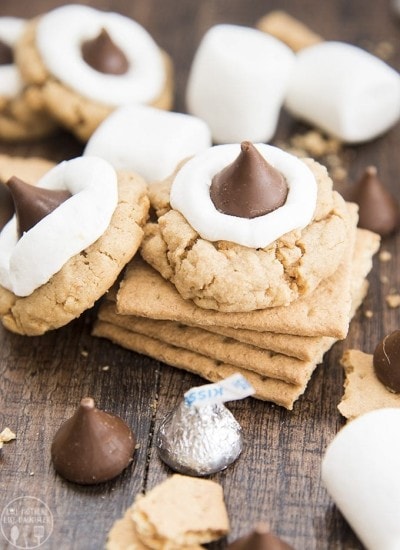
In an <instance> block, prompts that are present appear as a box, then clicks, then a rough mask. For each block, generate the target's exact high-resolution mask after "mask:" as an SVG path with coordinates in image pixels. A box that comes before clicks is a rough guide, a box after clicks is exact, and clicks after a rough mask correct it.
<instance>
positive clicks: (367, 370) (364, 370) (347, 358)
mask: <svg viewBox="0 0 400 550" xmlns="http://www.w3.org/2000/svg"><path fill="white" fill-rule="evenodd" d="M341 364H342V366H343V367H344V371H345V375H346V379H345V384H344V389H345V391H344V395H343V397H342V400H341V402H340V403H339V405H338V409H339V411H340V413H341V414H342V415H343V416H344V417H345V418H347V419H348V420H353V419H354V418H357V417H358V416H360V415H362V414H364V413H366V412H369V411H372V410H375V409H381V408H384V407H400V394H396V393H392V392H390V391H389V390H387V389H386V388H385V386H384V385H383V384H382V383H381V382H379V380H378V378H377V377H376V375H375V372H374V367H373V355H372V354H368V353H364V352H362V351H359V350H355V349H349V350H347V351H345V352H344V354H343V357H342V359H341Z"/></svg>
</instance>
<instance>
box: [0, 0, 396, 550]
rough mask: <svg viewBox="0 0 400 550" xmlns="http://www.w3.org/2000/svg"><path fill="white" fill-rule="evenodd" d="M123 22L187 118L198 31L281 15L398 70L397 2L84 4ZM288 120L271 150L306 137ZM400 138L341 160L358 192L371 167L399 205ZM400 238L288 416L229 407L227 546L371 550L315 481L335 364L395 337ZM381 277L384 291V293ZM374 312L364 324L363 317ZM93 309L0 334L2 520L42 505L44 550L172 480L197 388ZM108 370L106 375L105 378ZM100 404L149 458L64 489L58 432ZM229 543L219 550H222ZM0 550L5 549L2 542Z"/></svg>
mask: <svg viewBox="0 0 400 550" xmlns="http://www.w3.org/2000/svg"><path fill="white" fill-rule="evenodd" d="M62 3H63V2H61V1H51V0H35V1H34V2H33V1H27V0H25V1H22V0H21V1H19V2H15V1H14V0H2V2H1V3H0V15H16V16H23V17H31V16H34V15H37V14H40V13H42V12H44V11H46V10H47V9H49V8H51V7H55V6H57V5H61V4H62ZM82 3H85V4H90V5H93V6H96V7H99V8H102V9H107V10H113V11H119V12H121V13H123V14H126V15H129V16H131V17H133V18H135V19H136V20H137V21H139V22H140V23H141V24H143V25H144V26H145V27H146V28H147V29H148V30H149V31H150V32H151V33H152V35H153V36H154V38H155V39H156V40H157V41H158V43H159V44H160V46H161V47H163V48H164V49H165V50H166V51H167V52H169V53H170V54H171V55H172V58H173V59H174V63H175V71H176V96H175V109H176V110H178V111H184V110H185V102H184V95H185V86H186V81H187V76H188V71H189V68H190V63H191V60H192V57H193V54H194V52H195V50H196V47H197V45H198V44H199V42H200V40H201V37H202V35H203V33H204V32H205V31H206V30H207V29H208V28H209V27H211V26H212V25H214V24H216V23H223V22H229V23H236V24H243V25H254V24H255V22H256V21H257V19H258V18H259V17H261V16H262V15H264V14H265V13H266V11H268V10H270V9H274V8H278V7H279V8H280V9H286V10H287V11H288V12H289V13H291V14H292V15H293V16H295V17H298V18H300V19H301V20H302V21H303V22H305V23H306V24H308V25H309V26H310V27H312V28H313V29H314V30H316V31H317V32H318V33H319V34H321V35H322V36H324V37H325V38H327V39H338V40H344V41H348V42H351V43H354V44H357V45H361V46H363V47H365V48H366V49H368V50H370V51H373V52H374V51H376V49H377V47H378V46H379V44H382V43H383V42H389V43H390V44H392V45H393V46H394V51H393V52H392V55H391V57H390V58H389V60H388V61H389V63H390V64H391V65H392V66H394V67H395V68H397V69H399V68H400V51H399V43H400V41H399V38H400V24H399V22H398V21H397V20H396V19H395V17H394V16H393V14H392V12H391V10H390V3H389V1H388V0H384V1H381V2H376V1H373V0H352V1H351V2H348V1H347V0H337V1H336V2H318V1H316V0H302V1H301V2H300V1H299V0H283V1H278V0H273V1H272V0H271V1H269V2H264V1H262V0H248V1H246V0H206V1H203V2H197V1H195V0H186V1H184V2H183V1H179V0H165V1H163V2H162V1H160V0H158V1H156V0H135V2H129V1H127V0H115V1H106V0H98V1H95V0H93V1H88V2H82ZM302 128H303V127H302V126H300V125H299V124H298V123H296V122H294V121H293V120H291V119H290V118H289V116H288V115H285V114H282V116H281V119H280V124H279V129H278V132H277V136H276V140H277V141H278V140H280V139H286V138H288V136H289V135H291V134H292V133H293V132H295V131H298V130H299V129H302ZM399 147H400V128H399V126H397V127H395V128H394V129H392V130H391V131H390V132H389V133H387V134H386V135H385V136H383V137H382V138H380V139H377V140H375V141H373V142H371V143H367V144H365V145H362V146H357V147H346V148H344V150H343V151H342V153H341V155H342V160H343V162H344V163H345V165H346V167H347V169H348V172H349V176H348V180H349V181H350V182H351V181H354V179H356V178H357V177H358V175H359V174H360V172H361V171H362V169H363V168H364V167H365V166H366V165H368V164H376V165H377V166H378V169H379V173H380V176H381V178H382V180H383V181H384V182H385V183H386V184H387V185H388V186H389V187H390V188H391V189H392V191H393V193H394V194H395V196H396V197H397V198H398V199H400V188H399V185H398V184H399V156H398V151H399ZM81 151H82V145H81V144H80V143H78V142H77V141H76V140H75V139H74V138H73V137H72V136H70V135H69V134H67V133H66V132H60V134H59V135H57V136H55V137H52V138H49V139H47V140H44V141H42V142H37V143H30V144H21V145H13V146H11V145H9V144H6V143H0V152H1V153H8V154H16V155H23V156H33V155H35V156H37V155H39V156H44V157H47V158H49V159H51V160H54V161H60V160H62V159H65V158H72V157H74V156H77V155H79V154H80V153H81ZM399 247H400V237H398V236H397V237H393V238H391V239H388V240H386V241H385V242H384V243H383V248H385V249H386V250H388V251H390V252H391V253H392V260H391V261H390V262H387V263H382V262H379V260H378V259H376V260H375V262H374V269H373V272H372V273H371V275H370V277H369V279H370V283H371V289H370V292H369V294H368V296H367V298H366V300H365V303H364V305H363V306H362V308H361V310H360V311H359V312H358V313H357V315H356V317H355V319H354V321H353V322H352V324H351V328H350V332H349V335H348V337H347V339H346V340H345V341H344V342H340V343H338V344H336V345H335V346H334V348H333V349H332V350H331V351H330V352H329V353H328V354H327V356H326V358H325V360H324V363H323V365H321V366H319V367H318V369H317V371H316V372H315V374H314V376H313V378H312V380H311V382H310V384H309V387H308V388H307V391H306V393H305V395H304V396H303V397H302V398H301V399H300V400H299V401H298V402H297V403H296V405H295V407H294V410H293V411H292V412H288V411H286V410H283V409H281V408H279V407H277V406H274V405H271V404H268V403H261V402H257V401H255V400H252V399H246V400H245V401H243V402H235V403H232V404H231V405H230V409H231V410H232V412H233V414H234V415H235V417H236V418H237V419H238V421H239V423H240V424H241V425H242V427H243V430H244V433H245V437H246V447H245V450H244V452H243V455H242V456H241V458H240V459H239V460H238V461H237V462H236V463H235V464H234V465H233V466H231V467H230V468H229V469H228V470H227V471H225V472H222V473H220V474H217V475H215V476H213V478H214V479H216V480H217V481H219V482H220V483H222V485H223V487H224V491H225V496H226V503H227V507H228V512H229V517H230V520H231V527H232V530H231V534H230V535H229V539H228V540H229V541H230V540H233V539H235V538H236V537H237V536H239V535H241V534H244V533H245V532H246V531H248V530H250V529H251V528H252V526H253V524H254V523H256V522H258V521H260V520H264V521H268V522H269V523H270V525H271V527H272V529H273V530H274V531H275V532H276V533H278V534H279V535H280V536H282V537H283V538H285V539H286V540H287V541H288V542H289V543H291V544H292V545H293V546H294V547H295V548H296V549H304V550H313V549H315V550H323V549H353V550H357V549H360V548H362V546H361V545H360V543H359V542H358V540H357V538H356V537H355V535H354V534H353V533H352V531H351V529H350V528H349V527H348V525H347V524H346V522H345V521H344V519H343V518H342V516H341V514H340V513H339V512H338V510H337V509H336V507H335V506H334V505H333V503H332V501H331V500H330V498H329V496H328V495H327V493H326V491H325V489H324V488H323V486H322V484H321V480H320V464H321V457H322V455H323V453H324V450H325V448H326V446H327V444H328V443H329V442H330V441H331V439H332V438H333V436H334V435H335V433H336V432H337V431H338V429H339V428H340V427H341V426H342V425H343V420H342V418H341V417H340V415H339V413H338V411H337V409H336V406H337V404H338V402H339V401H340V398H341V395H342V392H343V390H342V384H343V373H342V370H341V368H340V366H339V363H338V361H339V358H340V356H341V354H342V352H343V350H344V349H346V348H349V347H357V348H360V349H363V350H364V351H367V352H371V351H373V349H374V347H375V345H376V343H377V342H378V340H379V339H380V338H381V337H382V336H383V335H384V334H386V333H387V332H389V331H391V330H394V329H395V328H398V324H399V310H398V309H390V308H388V306H387V305H386V303H385V296H386V295H387V294H388V292H389V290H391V289H394V290H400V276H399V273H400V254H399ZM382 276H385V277H386V278H387V281H388V282H387V283H382V282H381V278H382ZM367 309H368V310H371V311H372V312H373V317H372V318H366V317H365V316H364V314H363V311H365V310H367ZM94 317H95V310H92V311H90V312H87V313H86V314H84V315H83V316H82V317H81V318H80V319H78V320H76V321H74V322H72V323H71V324H70V325H68V326H67V327H65V328H63V329H60V330H58V331H55V332H52V333H49V334H47V335H45V336H43V337H40V338H23V337H19V336H15V335H13V334H10V333H7V332H6V331H5V330H4V329H2V328H0V430H1V429H2V428H4V427H5V426H8V427H10V428H11V429H12V430H13V431H15V432H16V434H17V439H16V441H14V442H11V443H8V444H6V445H5V446H4V448H3V451H2V452H0V513H1V510H2V509H3V507H4V506H6V504H7V503H8V502H10V501H11V500H12V499H13V498H16V497H19V496H25V495H32V496H36V497H38V498H40V499H42V500H43V501H45V502H46V503H47V505H48V506H49V508H50V509H51V512H52V513H53V516H54V531H53V533H52V535H51V537H50V538H49V540H48V541H47V542H46V543H45V544H44V545H43V546H41V547H42V548H44V549H52V548H57V549H84V550H90V549H98V548H102V547H104V541H105V538H106V534H107V532H108V530H109V529H110V527H111V525H112V523H113V521H114V519H116V518H117V517H120V516H121V515H122V513H123V511H124V509H125V508H126V507H127V506H128V505H129V504H130V503H131V502H132V500H133V498H134V496H135V495H136V494H137V493H138V492H140V491H142V490H145V489H147V488H151V487H152V486H154V485H155V484H156V483H157V482H159V481H161V480H162V479H165V478H166V477H167V476H168V475H170V474H171V471H170V470H169V469H168V468H167V467H166V466H164V465H163V464H162V463H161V462H160V460H159V459H158V456H157V453H156V451H155V448H154V432H155V430H156V429H157V427H158V426H159V423H160V421H161V420H162V418H163V417H164V415H165V414H166V413H167V412H169V411H170V410H171V409H172V408H173V407H174V406H175V404H177V403H178V402H179V401H180V399H181V398H182V394H183V392H184V391H186V390H187V389H189V388H190V387H191V386H194V385H197V384H200V383H202V380H201V379H200V378H198V377H196V376H193V375H190V374H188V373H183V372H180V371H177V370H174V369H173V368H171V367H168V366H166V365H163V364H160V363H158V362H155V361H153V360H151V359H149V358H147V357H143V356H140V355H136V354H134V353H131V352H128V351H127V350H124V349H121V348H119V347H117V346H115V345H113V344H111V343H110V342H108V341H105V340H100V339H95V338H92V337H91V335H90V330H91V325H92V322H93V319H94ZM103 367H109V369H104V368H103ZM86 395H91V396H93V397H94V399H95V400H96V402H97V404H98V406H99V407H100V408H102V409H104V410H108V411H111V412H113V413H116V414H119V415H120V416H121V417H122V418H124V419H125V420H126V421H127V422H128V423H129V424H130V426H131V427H132V428H133V430H134V431H135V433H136V435H137V439H138V442H139V443H140V448H139V449H138V450H137V452H136V454H135V460H134V462H133V464H132V466H131V467H129V468H128V469H127V470H126V471H125V472H124V473H123V474H122V475H121V476H120V477H118V478H117V479H116V480H114V481H112V482H109V483H106V484H103V485H100V486H95V487H79V486H76V485H74V484H71V483H68V482H66V481H63V480H62V479H61V478H60V477H58V476H57V475H56V474H55V473H54V471H53V468H52V465H51V462H50V452H49V450H50V444H51V440H52V437H53V434H54V433H55V431H56V430H57V428H58V427H59V426H60V424H61V423H62V422H63V421H64V420H65V419H66V418H68V417H69V416H71V414H72V412H73V411H74V409H75V407H76V406H77V404H78V403H79V401H80V399H81V398H82V397H84V396H86ZM225 547H226V541H221V542H219V543H215V544H213V545H210V548H213V549H223V548H225ZM0 548H12V546H11V545H10V546H7V543H6V541H5V540H4V539H3V538H2V535H1V533H0Z"/></svg>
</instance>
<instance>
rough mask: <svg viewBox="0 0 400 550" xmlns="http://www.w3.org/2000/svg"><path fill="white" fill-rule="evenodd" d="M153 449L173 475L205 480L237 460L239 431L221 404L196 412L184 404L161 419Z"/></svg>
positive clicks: (239, 439) (195, 408)
mask: <svg viewBox="0 0 400 550" xmlns="http://www.w3.org/2000/svg"><path fill="white" fill-rule="evenodd" d="M156 446H157V449H158V452H159V455H160V458H161V459H162V460H163V461H164V462H165V463H166V464H168V466H170V467H171V468H172V469H173V470H175V471H176V472H179V473H181V474H187V475H191V476H205V475H209V474H213V473H215V472H219V471H220V470H224V469H225V468H227V466H229V464H231V463H232V462H234V461H235V460H236V459H237V458H238V456H239V455H240V453H241V451H242V449H243V437H242V429H241V427H240V425H239V423H238V422H237V421H236V419H235V418H234V416H233V415H232V413H231V412H230V411H229V410H228V409H227V408H226V407H225V405H223V404H216V405H206V406H204V407H199V408H197V407H194V406H190V405H187V404H186V402H185V401H183V402H182V403H181V404H180V405H178V407H177V408H176V409H174V410H173V411H172V412H171V413H169V414H168V415H167V416H166V417H165V418H164V420H163V422H162V423H161V426H160V428H159V431H158V434H157V438H156Z"/></svg>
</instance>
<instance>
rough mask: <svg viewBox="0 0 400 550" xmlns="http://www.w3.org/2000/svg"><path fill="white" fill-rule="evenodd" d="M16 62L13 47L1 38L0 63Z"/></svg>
mask: <svg viewBox="0 0 400 550" xmlns="http://www.w3.org/2000/svg"><path fill="white" fill-rule="evenodd" d="M12 63H14V53H13V50H12V48H10V46H9V45H8V44H6V43H5V42H3V41H2V40H0V65H11V64H12Z"/></svg>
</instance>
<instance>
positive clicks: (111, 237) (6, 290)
mask: <svg viewBox="0 0 400 550" xmlns="http://www.w3.org/2000/svg"><path fill="white" fill-rule="evenodd" d="M2 162H3V163H6V162H7V159H6V158H4V157H3V158H2ZM10 162H12V164H13V167H14V169H15V172H14V174H15V176H14V177H12V178H11V179H10V180H9V181H8V183H7V185H8V187H9V189H10V192H11V193H12V195H13V199H14V203H15V210H16V214H15V215H14V216H13V218H12V219H11V220H10V221H9V222H8V223H7V224H6V225H5V226H4V227H3V229H2V230H1V232H0V317H1V320H2V322H3V325H4V326H5V327H6V328H7V329H9V330H11V331H12V332H16V333H19V334H26V335H40V334H43V333H45V332H46V331H48V330H51V329H55V328H58V327H61V326H63V325H65V324H67V323H68V322H69V321H71V320H72V319H75V318H76V317H79V315H80V314H81V313H83V311H85V310H86V309H88V308H90V307H92V306H93V304H94V303H95V301H96V300H97V299H98V298H100V297H101V296H102V295H103V294H104V293H105V292H106V291H107V290H108V289H109V288H110V287H111V285H112V284H113V283H114V282H115V280H116V278H117V277H118V275H119V273H120V272H121V270H122V269H123V267H124V266H125V265H126V264H127V263H128V262H129V260H130V259H131V258H132V257H133V256H134V254H135V253H136V251H137V249H138V247H139V245H140V242H141V239H142V236H143V229H142V227H143V225H144V224H145V222H146V220H147V216H148V210H149V199H148V197H147V186H146V183H145V182H144V180H143V179H142V178H141V177H139V176H137V175H135V174H133V173H129V172H118V173H117V172H116V171H115V170H114V168H113V167H112V166H111V165H110V164H109V163H108V162H107V161H105V160H102V159H100V158H97V157H78V158H76V159H73V160H70V161H64V162H62V163H60V164H58V165H57V166H55V167H53V168H52V169H50V170H49V171H48V172H46V173H45V174H44V175H43V176H42V177H41V178H40V179H39V181H38V182H35V183H36V185H35V186H33V185H30V184H29V183H33V182H29V183H26V182H24V181H21V179H20V178H18V170H17V168H18V165H17V163H16V162H15V159H10ZM37 162H38V161H37V159H32V160H29V159H20V165H21V166H22V167H23V170H22V172H24V173H27V172H28V171H29V166H30V165H31V166H32V171H33V172H35V168H36V165H37ZM2 171H3V172H7V170H6V169H4V170H2Z"/></svg>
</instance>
